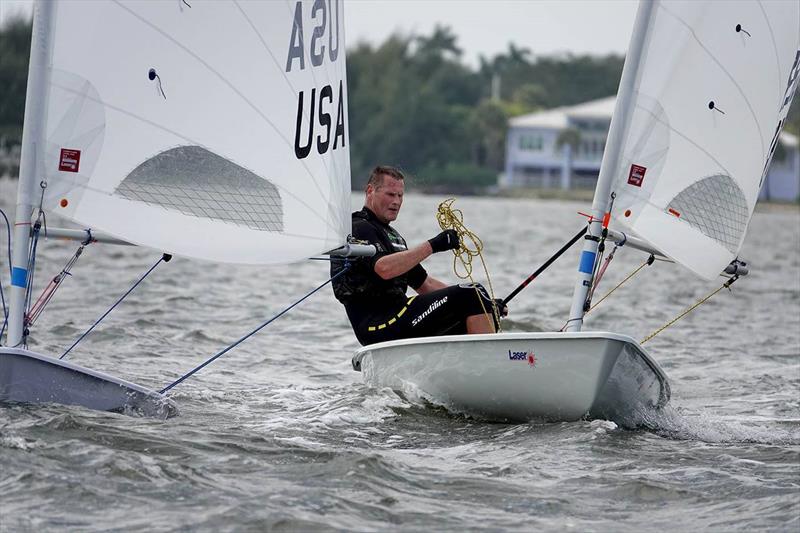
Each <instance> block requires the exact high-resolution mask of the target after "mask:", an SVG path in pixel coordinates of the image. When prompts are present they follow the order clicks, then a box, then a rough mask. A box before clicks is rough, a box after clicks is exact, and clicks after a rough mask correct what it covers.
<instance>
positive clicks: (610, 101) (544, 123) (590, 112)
mask: <svg viewBox="0 0 800 533" xmlns="http://www.w3.org/2000/svg"><path fill="white" fill-rule="evenodd" d="M616 101H617V97H616V96H609V97H608V98H601V99H600V100H592V101H590V102H584V103H582V104H578V105H572V106H564V107H556V108H554V109H548V110H545V111H537V112H536V113H530V114H528V115H521V116H518V117H514V118H512V119H511V120H510V123H511V125H512V126H518V127H523V128H553V129H563V128H566V127H567V119H568V118H599V119H603V118H604V119H610V118H611V115H612V113H613V112H614V104H615V103H616Z"/></svg>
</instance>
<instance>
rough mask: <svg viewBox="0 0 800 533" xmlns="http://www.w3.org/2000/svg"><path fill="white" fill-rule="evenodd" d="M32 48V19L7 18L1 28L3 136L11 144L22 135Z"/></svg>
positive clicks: (0, 128) (0, 130) (0, 119)
mask: <svg viewBox="0 0 800 533" xmlns="http://www.w3.org/2000/svg"><path fill="white" fill-rule="evenodd" d="M30 48H31V24H30V22H29V21H28V20H26V19H24V18H21V17H20V18H11V19H8V20H7V21H6V22H5V23H4V24H3V27H2V28H0V93H2V97H0V137H6V138H9V139H11V142H12V143H14V142H19V139H21V137H22V120H23V118H24V115H25V90H26V88H27V85H28V57H29V55H30Z"/></svg>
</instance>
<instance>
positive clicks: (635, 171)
mask: <svg viewBox="0 0 800 533" xmlns="http://www.w3.org/2000/svg"><path fill="white" fill-rule="evenodd" d="M645 172H647V169H646V168H645V167H640V166H639V165H631V171H630V173H629V174H628V184H629V185H635V186H636V187H641V186H642V182H643V181H644V173H645Z"/></svg>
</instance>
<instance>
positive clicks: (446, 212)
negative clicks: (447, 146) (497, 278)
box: [436, 198, 500, 331]
mask: <svg viewBox="0 0 800 533" xmlns="http://www.w3.org/2000/svg"><path fill="white" fill-rule="evenodd" d="M455 201H456V199H455V198H448V199H447V200H445V201H444V202H442V203H440V204H439V208H438V209H437V210H436V220H437V221H438V222H439V227H440V228H442V230H446V229H454V230H455V231H456V233H458V237H459V240H460V241H461V246H460V247H459V248H458V249H456V250H453V272H455V274H456V276H458V277H459V278H461V279H469V280H470V282H471V283H473V284H475V280H474V279H473V278H472V261H473V259H475V258H476V257H478V258H480V260H481V265H482V266H483V271H484V273H485V274H486V281H487V284H488V285H489V296H490V297H491V299H492V314H493V315H494V317H495V320H494V322H495V323H496V324H497V325H498V331H500V320H499V318H500V314H499V311H498V309H497V305H496V304H495V301H494V288H493V287H492V280H491V278H490V277H489V269H488V268H487V267H486V260H485V259H484V258H483V241H481V239H480V238H479V237H478V236H477V235H475V234H474V233H473V232H472V231H470V230H469V229H467V227H466V226H465V225H464V213H462V212H461V210H460V209H455V208H453V202H455ZM459 263H461V267H462V269H463V274H462V273H461V272H459V268H458V265H459ZM475 292H476V293H478V288H477V286H476V287H475ZM478 301H479V302H480V303H481V308H482V309H483V313H484V315H486V320H491V316H490V315H489V311H488V310H487V309H486V306H484V305H483V298H481V295H480V293H478Z"/></svg>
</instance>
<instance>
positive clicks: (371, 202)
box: [364, 174, 405, 224]
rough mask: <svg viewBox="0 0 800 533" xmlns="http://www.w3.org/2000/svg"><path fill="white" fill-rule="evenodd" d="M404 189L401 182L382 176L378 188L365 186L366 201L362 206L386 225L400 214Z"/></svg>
mask: <svg viewBox="0 0 800 533" xmlns="http://www.w3.org/2000/svg"><path fill="white" fill-rule="evenodd" d="M404 187H405V184H404V183H403V180H398V179H395V178H393V177H392V176H387V175H386V174H384V175H383V183H381V185H380V186H378V187H373V186H372V185H367V201H366V202H365V204H364V205H366V206H367V207H368V208H369V210H370V211H372V212H373V213H375V216H376V217H378V220H380V221H381V222H383V223H384V224H388V223H389V222H391V221H392V220H395V219H396V218H397V215H398V214H400V206H401V205H403V191H404Z"/></svg>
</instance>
